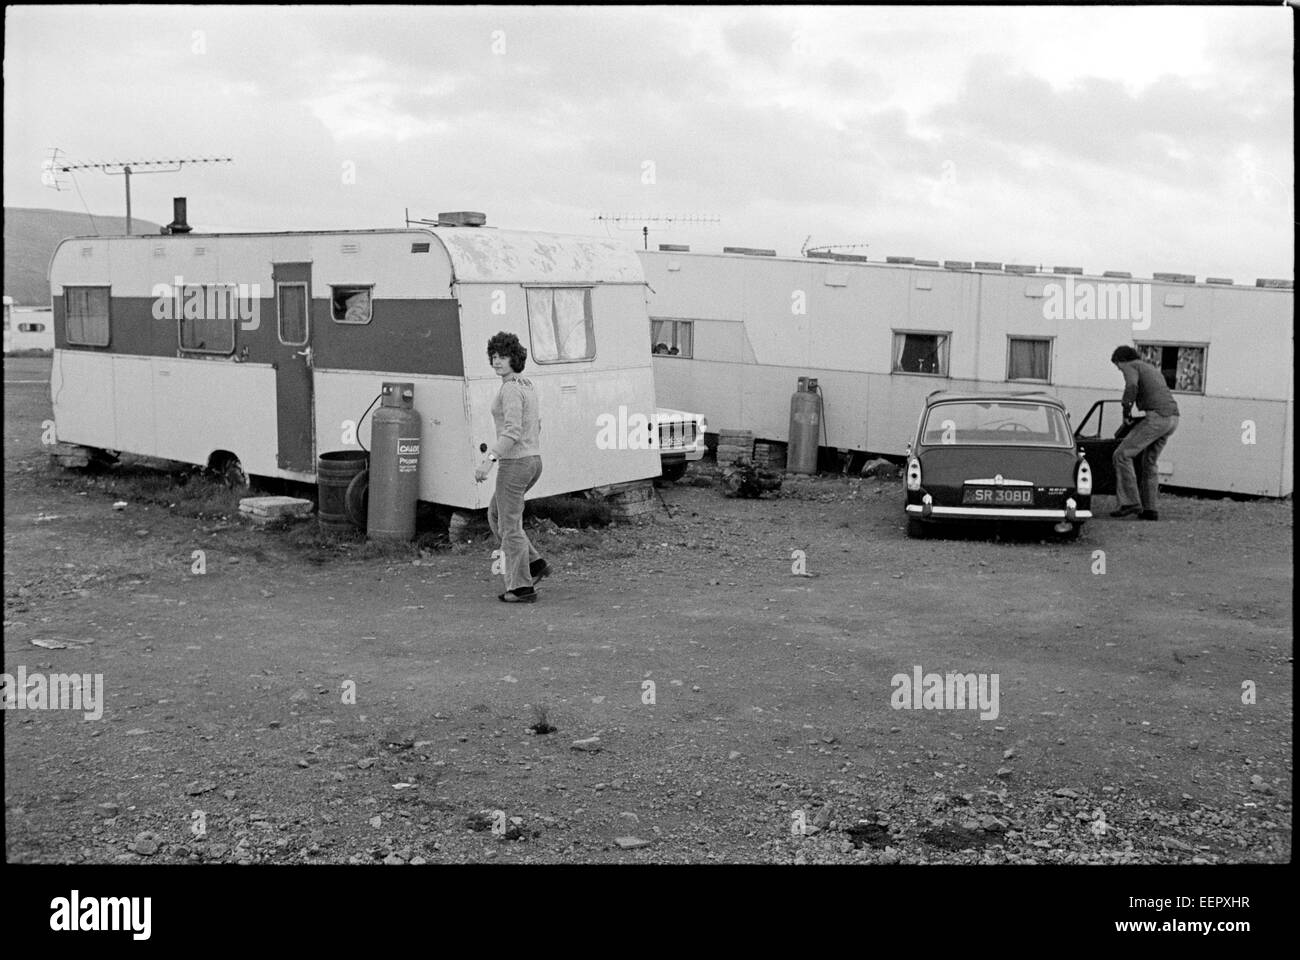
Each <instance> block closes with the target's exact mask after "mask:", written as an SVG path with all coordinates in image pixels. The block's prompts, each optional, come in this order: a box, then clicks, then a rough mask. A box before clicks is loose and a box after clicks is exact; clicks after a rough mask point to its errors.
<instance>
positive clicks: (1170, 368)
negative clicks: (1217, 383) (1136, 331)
mask: <svg viewBox="0 0 1300 960" xmlns="http://www.w3.org/2000/svg"><path fill="white" fill-rule="evenodd" d="M1136 346H1137V352H1138V353H1139V354H1140V355H1141V357H1142V359H1143V360H1145V361H1146V362H1147V363H1149V364H1151V365H1152V366H1153V367H1155V368H1156V369H1157V370H1159V371H1160V372H1161V374H1163V375H1164V378H1165V383H1167V384H1168V385H1169V389H1170V390H1176V391H1178V392H1179V393H1204V392H1205V347H1204V346H1202V345H1199V344H1182V343H1176V344H1174V343H1139V344H1137V345H1136Z"/></svg>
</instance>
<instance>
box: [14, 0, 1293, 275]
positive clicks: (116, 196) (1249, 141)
mask: <svg viewBox="0 0 1300 960" xmlns="http://www.w3.org/2000/svg"><path fill="white" fill-rule="evenodd" d="M5 26H6V29H5V60H4V72H5V94H4V100H5V102H4V106H5V117H4V134H5V137H4V191H5V197H4V200H5V204H6V205H12V206H27V207H54V208H57V209H61V210H70V211H79V210H83V209H85V207H84V206H83V201H82V197H81V196H79V195H78V193H77V191H76V189H74V184H73V181H72V178H71V177H69V176H67V175H65V180H66V181H67V183H66V186H67V189H65V190H64V191H62V192H56V191H54V190H52V189H49V188H48V187H45V186H43V185H42V183H41V164H42V161H43V160H44V159H45V158H46V157H47V156H48V151H49V148H51V147H59V148H60V149H61V150H62V151H63V152H64V153H63V155H64V156H65V157H67V158H70V159H71V160H72V161H74V162H76V161H80V162H91V161H105V160H128V159H136V160H149V159H162V158H172V157H178V156H179V157H200V156H229V157H233V158H234V160H235V162H234V163H232V164H222V165H217V166H198V167H186V168H185V169H183V170H182V171H181V172H179V173H169V174H158V175H150V176H139V177H133V178H132V199H133V210H134V213H135V215H136V216H139V217H143V218H146V219H149V220H153V221H155V222H158V223H166V222H167V221H169V220H170V219H171V203H170V198H171V197H172V196H180V195H184V196H187V197H188V198H189V210H190V215H189V219H190V222H191V223H192V224H193V225H194V226H195V228H196V229H198V230H203V231H209V230H211V231H216V230H238V229H253V230H292V229H312V228H350V227H358V228H360V227H383V226H400V225H401V223H402V217H403V208H405V207H409V208H410V210H411V214H412V216H413V217H416V216H422V217H433V216H434V215H436V214H437V213H438V212H439V211H441V210H481V211H484V212H485V213H486V214H487V216H488V223H489V224H493V225H496V226H500V227H512V228H521V229H530V230H548V231H554V232H561V233H592V232H594V233H598V234H604V233H605V232H606V231H610V232H611V233H615V231H616V230H617V228H618V227H617V225H613V226H612V225H610V224H606V223H602V222H593V221H592V217H593V216H594V215H596V214H632V215H634V216H643V215H647V214H648V215H655V216H661V217H667V216H682V215H697V216H708V217H716V218H717V219H718V220H719V222H718V223H716V224H702V225H685V224H680V223H679V224H665V223H651V224H650V227H651V229H652V232H651V234H650V242H651V245H652V246H653V245H654V244H657V243H665V242H677V243H690V244H692V246H693V248H694V249H706V250H719V249H720V248H721V247H722V246H724V245H742V246H759V247H772V248H775V249H776V250H777V252H778V253H780V254H782V255H797V254H798V253H799V251H800V248H801V247H802V246H803V245H804V241H805V238H806V237H808V236H809V235H811V237H812V239H811V241H810V243H809V245H810V246H821V245H825V244H836V245H838V244H868V245H869V246H868V247H865V248H862V247H859V248H857V249H853V250H851V251H849V250H848V248H844V249H846V251H847V252H855V253H865V254H866V255H868V256H869V257H871V258H872V259H877V258H882V257H884V256H886V255H906V256H914V257H921V258H930V259H940V260H942V259H961V260H995V261H1002V262H1012V263H1034V264H1040V263H1041V264H1043V265H1045V266H1047V267H1048V268H1049V269H1050V267H1052V266H1054V265H1070V266H1081V267H1083V268H1085V270H1087V271H1088V272H1100V271H1102V270H1131V271H1132V272H1133V273H1134V274H1135V275H1146V276H1149V275H1150V274H1151V272H1152V271H1178V272H1186V273H1194V274H1196V275H1197V276H1198V277H1204V276H1205V275H1212V276H1229V277H1234V278H1236V279H1237V280H1238V281H1243V280H1246V281H1250V282H1253V280H1254V278H1256V277H1291V276H1292V275H1293V272H1294V245H1293V229H1294V227H1293V221H1294V219H1295V197H1294V190H1293V172H1294V168H1293V136H1294V131H1293V126H1292V105H1293V100H1294V86H1293V81H1292V56H1293V40H1292V14H1291V13H1290V11H1289V10H1287V9H1285V8H1282V7H1276V8H1245V9H1241V8H1237V9H1229V8H1220V7H1212V8H1205V7H1163V8H1140V9H1123V8H1115V7H1084V8H1073V9H1071V8H1065V7H1047V8H1038V9H1023V8H1022V9H1014V8H996V7H992V8H979V7H954V8H944V7H900V8H880V7H873V8H860V9H859V8H849V7H827V8H784V7H759V8H748V9H741V8H721V9H719V8H714V7H710V8H704V7H618V8H608V9H606V8H564V7H557V8H511V7H478V8H460V9H457V8H451V9H448V8H419V7H329V8H326V7H280V8H258V7H239V8H221V7H209V8H185V7H149V8H144V7H116V8H113V7H8V8H6V24H5ZM75 182H76V185H79V186H80V189H81V195H82V196H84V202H85V205H87V206H89V208H90V210H91V211H92V212H94V213H96V214H117V215H120V214H121V213H122V212H123V208H124V202H123V190H122V178H121V177H120V176H106V175H105V174H103V173H101V172H98V171H93V170H87V171H82V172H80V173H78V174H77V175H76V181H75ZM622 226H624V228H625V229H626V232H625V233H615V235H618V236H622V237H625V238H626V239H627V240H628V242H629V243H632V244H635V245H636V246H638V247H639V246H640V245H641V234H640V223H639V222H638V223H632V224H625V225H622Z"/></svg>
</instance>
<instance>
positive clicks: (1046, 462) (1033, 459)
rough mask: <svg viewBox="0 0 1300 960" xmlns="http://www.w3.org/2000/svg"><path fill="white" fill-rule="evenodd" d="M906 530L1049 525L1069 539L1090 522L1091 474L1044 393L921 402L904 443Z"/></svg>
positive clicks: (1055, 404) (1059, 410)
mask: <svg viewBox="0 0 1300 960" xmlns="http://www.w3.org/2000/svg"><path fill="white" fill-rule="evenodd" d="M906 488H907V500H906V510H907V533H908V535H909V536H912V537H922V536H925V535H926V533H927V532H929V530H930V528H931V527H932V526H933V525H934V524H936V523H940V522H943V521H957V520H966V521H970V520H978V521H1014V522H1022V523H1023V522H1034V523H1051V524H1053V525H1054V529H1055V530H1056V532H1057V533H1059V534H1061V535H1062V536H1063V537H1065V538H1066V539H1074V538H1075V537H1077V536H1078V535H1079V530H1080V528H1081V527H1082V526H1083V524H1084V521H1086V520H1088V519H1090V518H1091V517H1092V509H1091V507H1092V470H1091V468H1090V467H1089V465H1088V461H1087V459H1086V457H1085V456H1084V454H1083V451H1082V449H1081V448H1080V447H1079V446H1078V445H1077V443H1076V440H1075V437H1074V435H1073V433H1072V432H1071V430H1070V421H1069V417H1068V416H1067V415H1066V412H1065V407H1064V405H1063V404H1062V403H1061V401H1059V400H1057V399H1056V398H1055V397H1053V396H1051V395H1049V394H1046V393H1024V394H1016V393H998V394H992V393H988V394H958V393H946V392H943V391H936V392H935V393H932V394H930V396H929V397H927V398H926V402H925V409H924V410H923V411H922V412H921V419H920V421H919V422H918V424H917V428H916V436H915V437H914V438H913V440H912V442H911V443H910V444H909V445H908V458H907V473H906Z"/></svg>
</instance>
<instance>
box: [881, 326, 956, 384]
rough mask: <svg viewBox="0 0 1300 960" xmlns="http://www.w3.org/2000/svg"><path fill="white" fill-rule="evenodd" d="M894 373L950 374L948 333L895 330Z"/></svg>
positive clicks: (942, 375) (936, 375) (943, 375)
mask: <svg viewBox="0 0 1300 960" xmlns="http://www.w3.org/2000/svg"><path fill="white" fill-rule="evenodd" d="M892 370H893V372H894V373H920V374H928V375H930V376H934V377H946V376H948V334H946V333H920V332H916V333H912V332H908V331H905V330H895V331H894V359H893V366H892Z"/></svg>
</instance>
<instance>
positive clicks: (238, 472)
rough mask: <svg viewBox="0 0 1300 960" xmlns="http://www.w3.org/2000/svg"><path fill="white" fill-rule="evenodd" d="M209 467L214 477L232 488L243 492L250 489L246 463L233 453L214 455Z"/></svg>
mask: <svg viewBox="0 0 1300 960" xmlns="http://www.w3.org/2000/svg"><path fill="white" fill-rule="evenodd" d="M208 469H209V472H210V474H211V475H212V477H213V478H215V479H216V480H219V481H220V482H222V483H224V484H225V485H226V486H227V487H229V488H230V489H231V490H235V491H237V492H243V491H245V490H247V489H248V474H247V473H245V472H244V465H243V464H242V463H240V462H239V458H238V457H237V456H235V455H234V454H233V453H227V454H220V455H214V456H213V458H212V460H211V466H210V467H209V468H208Z"/></svg>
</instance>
